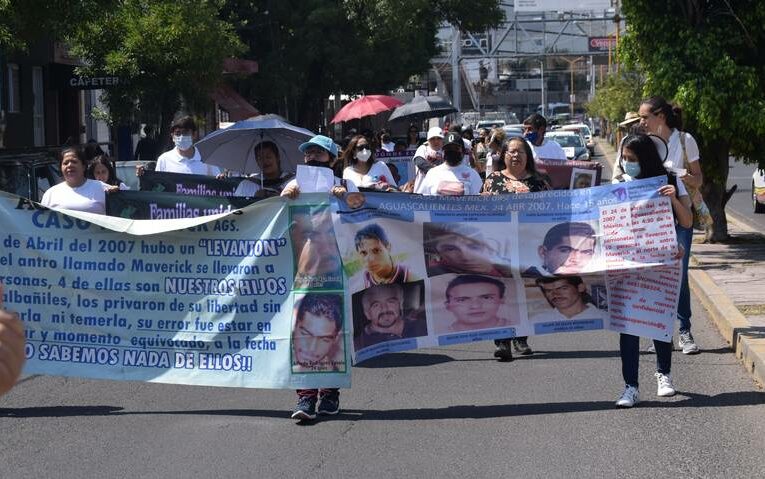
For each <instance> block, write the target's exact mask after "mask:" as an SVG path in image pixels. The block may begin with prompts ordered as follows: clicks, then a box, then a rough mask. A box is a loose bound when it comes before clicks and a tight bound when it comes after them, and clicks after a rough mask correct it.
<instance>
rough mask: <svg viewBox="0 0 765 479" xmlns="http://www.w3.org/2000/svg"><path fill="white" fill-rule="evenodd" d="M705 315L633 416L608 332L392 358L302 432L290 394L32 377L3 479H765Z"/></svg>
mask: <svg viewBox="0 0 765 479" xmlns="http://www.w3.org/2000/svg"><path fill="white" fill-rule="evenodd" d="M693 309H694V312H695V316H694V334H695V336H696V338H697V340H698V342H699V344H700V345H701V347H702V348H703V350H704V352H703V353H702V354H700V355H697V356H684V355H682V354H680V353H678V352H676V353H675V354H674V356H673V362H674V364H673V376H674V378H675V386H676V387H677V389H678V391H679V394H678V395H677V396H675V397H673V398H657V397H656V394H655V393H656V383H655V381H654V379H653V374H652V373H653V367H652V364H653V361H654V357H653V356H652V355H650V354H647V353H646V354H644V355H642V357H641V373H640V380H641V385H642V387H641V395H642V398H643V402H642V403H641V404H640V405H639V406H638V407H636V408H634V409H632V410H619V409H616V408H615V407H614V406H613V403H614V401H615V400H616V399H617V397H618V396H619V395H620V394H621V392H622V390H623V384H622V379H621V374H620V361H619V355H618V336H616V335H615V334H613V333H608V332H595V333H574V334H565V335H562V334H561V335H551V336H543V337H539V336H536V337H531V338H530V343H531V346H532V347H533V348H534V349H535V350H536V351H537V352H536V354H534V355H533V356H531V357H528V358H522V359H518V360H516V361H514V362H512V363H498V362H496V361H495V360H493V359H492V358H491V353H492V351H493V345H491V344H490V343H488V342H481V343H473V344H469V345H461V346H454V347H444V348H436V349H427V350H420V351H416V352H410V353H400V354H392V355H387V356H384V357H381V358H377V359H375V360H372V361H368V362H366V363H363V364H361V365H359V366H357V367H355V368H354V370H353V383H354V385H353V388H352V389H351V390H346V391H343V394H342V398H341V400H342V408H343V412H341V414H340V415H338V416H335V417H332V418H329V419H325V420H322V421H317V422H316V423H314V424H311V425H305V426H304V425H297V424H295V423H294V422H293V421H292V420H290V419H289V414H290V412H291V408H292V406H293V402H294V393H292V392H291V391H267V390H241V389H225V388H209V387H190V386H173V385H163V384H149V383H135V382H114V381H91V380H81V379H69V378H59V377H45V376H34V377H30V378H27V379H25V380H24V381H23V382H22V383H21V384H20V385H19V386H17V387H16V389H14V390H13V391H12V392H11V393H10V394H8V395H7V396H5V397H3V398H0V478H2V479H8V478H21V477H55V478H83V477H100V478H112V477H115V478H116V477H141V478H144V477H146V478H154V477H157V478H159V477H162V478H167V477H184V478H193V477H200V478H209V477H216V478H227V477H264V478H271V477H279V478H292V477H295V478H305V477H331V478H337V477H375V478H377V477H423V478H428V477H439V478H440V477H461V478H462V477H477V478H482V477H509V478H515V477H519V478H558V477H560V478H564V477H565V478H578V477H604V478H610V477H710V478H714V477H725V478H730V477H736V478H759V477H765V440H763V438H765V421H763V417H765V392H763V391H762V389H760V388H758V387H757V386H756V385H755V384H754V383H753V381H752V379H751V378H750V376H748V375H747V373H746V371H744V369H743V368H742V367H741V365H740V364H739V363H738V361H737V360H736V358H735V357H734V356H733V354H732V353H730V351H729V349H728V348H727V347H726V344H725V343H724V341H723V340H722V338H721V337H720V336H719V334H718V333H717V331H716V330H715V328H714V326H713V325H712V324H711V323H710V321H709V320H708V318H707V317H706V315H705V314H704V311H703V308H702V307H701V306H700V305H699V304H698V303H697V302H694V304H693Z"/></svg>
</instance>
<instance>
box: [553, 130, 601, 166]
mask: <svg viewBox="0 0 765 479" xmlns="http://www.w3.org/2000/svg"><path fill="white" fill-rule="evenodd" d="M545 139H549V140H552V141H555V142H557V143H558V144H559V145H560V146H561V147H562V148H563V151H564V152H565V153H566V158H568V159H569V160H576V161H589V160H590V154H589V152H588V151H587V147H586V146H585V145H584V139H582V136H581V135H580V134H579V133H575V132H573V131H561V130H555V131H550V132H548V133H545Z"/></svg>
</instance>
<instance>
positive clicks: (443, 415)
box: [0, 391, 765, 421]
mask: <svg viewBox="0 0 765 479" xmlns="http://www.w3.org/2000/svg"><path fill="white" fill-rule="evenodd" d="M678 396H679V397H685V399H681V400H668V401H643V402H641V403H640V405H639V406H638V409H647V408H662V409H663V408H702V407H730V406H734V407H735V406H754V405H760V404H765V392H755V391H741V392H728V393H722V394H717V395H714V396H707V395H704V394H695V393H688V392H679V393H678ZM611 410H615V407H614V403H613V401H589V402H582V401H580V402H561V403H539V404H492V405H485V406H473V405H470V406H449V407H444V408H416V409H415V408H412V409H389V410H376V409H344V410H342V412H341V413H340V414H339V415H337V416H335V417H333V418H331V420H334V421H337V420H350V421H427V420H441V419H491V418H500V417H515V416H536V415H541V414H562V413H577V412H592V411H611ZM160 414H161V415H184V416H185V415H189V416H238V417H271V418H282V419H287V418H288V417H289V415H290V412H289V411H285V410H279V411H274V410H265V409H202V410H186V411H125V410H123V408H121V407H117V406H54V407H29V408H12V409H10V408H9V409H0V417H8V418H28V417H75V416H141V415H147V416H148V415H160Z"/></svg>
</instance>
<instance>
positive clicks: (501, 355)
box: [494, 340, 513, 362]
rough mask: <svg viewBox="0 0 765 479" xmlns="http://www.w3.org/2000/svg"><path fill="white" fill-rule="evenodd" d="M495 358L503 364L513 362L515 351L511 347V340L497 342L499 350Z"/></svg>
mask: <svg viewBox="0 0 765 479" xmlns="http://www.w3.org/2000/svg"><path fill="white" fill-rule="evenodd" d="M494 357H495V358H497V359H499V360H500V361H502V362H509V361H512V360H513V350H512V348H511V347H510V341H509V340H501V341H497V350H496V351H494Z"/></svg>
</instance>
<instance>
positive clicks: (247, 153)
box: [196, 115, 314, 174]
mask: <svg viewBox="0 0 765 479" xmlns="http://www.w3.org/2000/svg"><path fill="white" fill-rule="evenodd" d="M312 136H314V133H313V132H311V131H309V130H306V129H305V128H300V127H297V126H295V125H292V124H290V123H288V122H287V121H286V120H284V119H283V118H281V117H279V116H277V115H261V116H257V117H254V118H251V119H248V120H241V121H237V122H236V123H234V124H233V125H231V126H229V127H228V128H226V129H223V130H217V131H213V132H212V133H210V134H209V135H207V136H205V137H204V138H202V139H201V140H200V141H199V142H197V144H196V147H197V148H199V153H200V154H201V155H202V161H204V162H205V163H209V164H211V165H217V166H220V167H222V168H228V169H229V170H234V171H238V172H241V173H244V174H250V173H259V172H260V167H259V166H258V164H257V162H256V161H255V152H254V149H253V147H254V146H255V145H257V144H258V143H260V142H262V141H272V142H274V143H276V146H277V147H278V148H279V158H280V161H281V170H282V173H294V172H295V171H296V168H297V165H299V164H301V163H302V162H303V153H301V152H300V151H299V150H298V146H300V144H301V143H304V142H306V141H308V140H309V139H310V138H311V137H312Z"/></svg>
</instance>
